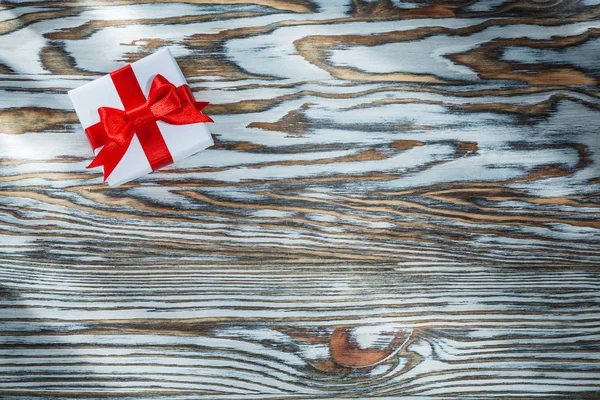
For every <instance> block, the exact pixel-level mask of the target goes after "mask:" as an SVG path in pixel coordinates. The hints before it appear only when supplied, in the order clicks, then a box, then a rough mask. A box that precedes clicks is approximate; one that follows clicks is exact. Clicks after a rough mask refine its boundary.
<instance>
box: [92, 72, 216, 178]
mask: <svg viewBox="0 0 600 400" xmlns="http://www.w3.org/2000/svg"><path fill="white" fill-rule="evenodd" d="M110 76H111V78H112V80H113V83H114V84H115V88H116V89H117V92H118V94H119V97H120V98H121V101H122V103H123V106H124V108H125V110H119V109H117V108H112V107H100V108H98V115H99V116H100V122H99V123H97V124H95V125H92V126H91V127H89V128H87V129H86V133H87V135H88V138H89V140H90V143H91V144H92V147H93V148H94V149H96V148H98V147H100V146H104V147H103V148H102V150H101V151H100V153H98V155H97V156H96V158H94V160H93V161H92V163H91V164H90V165H89V166H88V168H92V167H97V166H101V165H103V166H104V180H106V179H107V178H108V176H109V175H110V174H111V172H112V171H113V170H114V169H115V167H116V166H117V164H118V163H119V162H120V161H121V159H122V158H123V156H124V155H125V152H126V151H127V149H128V148H129V144H130V143H131V140H132V139H133V135H134V134H136V135H137V137H138V139H139V141H140V144H141V145H142V149H143V150H144V153H145V154H146V157H147V158H148V162H149V163H150V166H151V167H152V169H153V170H155V169H158V168H161V167H163V166H165V165H167V164H170V163H172V162H173V159H172V157H171V153H170V152H169V149H168V148H167V146H166V143H165V142H164V139H163V138H162V134H161V133H160V130H159V129H158V125H157V124H156V121H163V122H166V123H168V124H172V125H186V124H193V123H198V122H213V121H212V119H211V118H210V117H208V116H206V115H205V114H203V113H202V112H201V110H202V109H203V108H204V107H206V106H207V105H208V103H206V102H196V101H195V99H194V96H193V95H192V91H191V89H190V87H189V86H188V85H181V86H179V87H176V86H175V85H173V84H172V83H171V82H169V81H168V80H167V79H166V78H165V77H163V76H162V75H156V76H155V77H154V79H153V81H152V85H151V87H150V93H149V94H148V99H146V97H145V96H144V94H143V93H142V90H141V88H140V87H139V85H138V83H137V79H136V77H135V74H134V73H133V70H132V69H131V66H129V65H128V66H126V67H124V68H121V69H119V70H117V71H115V72H113V73H111V74H110Z"/></svg>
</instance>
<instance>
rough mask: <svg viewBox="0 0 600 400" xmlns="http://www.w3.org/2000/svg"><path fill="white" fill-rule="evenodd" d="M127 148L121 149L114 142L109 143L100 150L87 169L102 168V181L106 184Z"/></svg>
mask: <svg viewBox="0 0 600 400" xmlns="http://www.w3.org/2000/svg"><path fill="white" fill-rule="evenodd" d="M127 147H128V146H125V147H121V146H119V145H118V144H116V143H114V142H110V143H108V144H107V145H105V146H104V147H103V148H102V150H100V153H98V155H97V156H96V158H94V160H93V161H92V162H91V163H90V165H88V166H87V167H88V168H95V167H100V166H102V167H104V181H105V182H106V180H107V179H108V177H109V176H110V174H111V173H112V172H113V171H114V169H115V168H116V167H117V164H119V161H121V159H122V158H123V156H124V155H125V152H126V151H127Z"/></svg>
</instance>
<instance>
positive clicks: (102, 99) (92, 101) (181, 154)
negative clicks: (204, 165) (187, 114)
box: [69, 49, 214, 186]
mask: <svg viewBox="0 0 600 400" xmlns="http://www.w3.org/2000/svg"><path fill="white" fill-rule="evenodd" d="M131 68H132V69H133V72H134V73H135V78H136V79H137V81H138V84H139V86H140V88H141V89H142V92H143V93H144V96H145V97H146V98H147V97H148V93H149V92H150V86H151V84H152V81H153V79H154V77H155V76H156V75H158V74H160V75H162V76H163V77H165V78H166V79H167V80H168V81H170V82H171V83H172V84H173V85H175V86H181V85H186V84H187V83H186V80H185V78H184V77H183V74H182V73H181V70H180V69H179V66H178V65H177V62H176V61H175V59H174V58H173V56H172V55H171V52H170V51H169V50H168V49H163V50H160V51H157V52H156V53H154V54H152V55H150V56H148V57H145V58H143V59H141V60H139V61H136V62H134V63H133V64H131ZM69 97H70V98H71V101H72V102H73V106H74V107H75V112H76V113H77V116H78V117H79V121H81V125H83V128H84V129H87V128H89V127H90V126H92V125H94V124H96V123H98V122H100V116H99V114H98V109H99V108H100V107H112V108H116V109H120V110H124V107H123V103H122V102H121V99H120V97H119V94H118V93H117V89H116V88H115V85H114V83H113V80H112V79H111V77H110V75H105V76H103V77H102V78H98V79H96V80H95V81H92V82H90V83H87V84H85V85H83V86H81V87H78V88H76V89H73V90H71V91H69ZM156 124H157V125H158V128H159V129H160V132H161V134H162V137H163V139H164V141H165V144H166V146H167V147H168V150H169V152H170V153H171V157H172V159H173V161H174V162H177V161H179V160H182V159H184V158H186V157H189V156H191V155H192V154H194V153H197V152H198V151H200V150H204V149H206V148H207V147H209V146H212V145H213V144H214V142H213V139H212V136H211V134H210V131H209V129H208V124H207V123H205V122H201V123H192V124H187V125H171V124H167V123H166V122H163V121H156ZM100 150H101V148H98V149H95V150H94V152H95V154H96V155H97V154H98V153H99V152H100ZM150 172H152V168H151V166H150V163H149V162H148V159H147V158H146V154H145V153H144V149H143V148H142V145H141V144H140V141H139V139H138V138H137V136H136V135H135V134H134V135H133V138H132V140H131V143H130V144H129V147H128V148H127V151H126V152H125V155H124V156H123V158H122V159H121V160H120V161H119V163H118V165H117V166H116V167H115V169H114V170H113V171H112V173H111V174H110V175H109V176H108V177H107V179H106V182H107V183H108V184H109V185H110V186H118V185H121V184H123V183H125V182H129V181H131V180H133V179H135V178H138V177H140V176H143V175H146V174H148V173H150Z"/></svg>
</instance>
